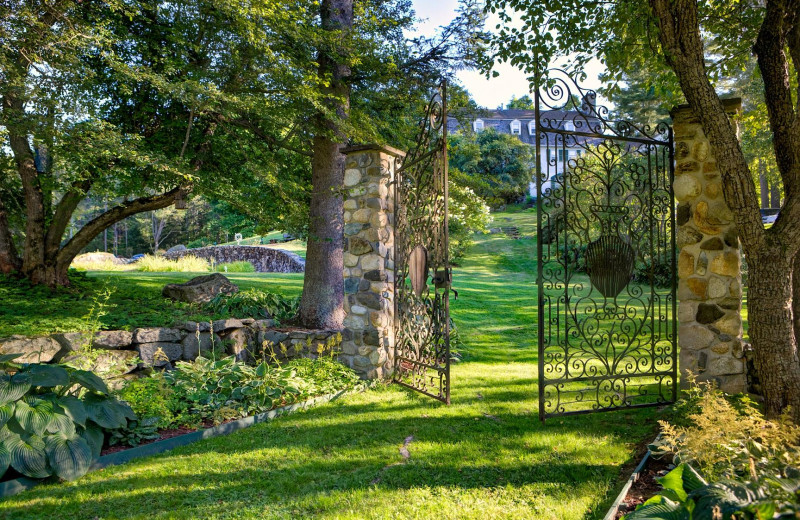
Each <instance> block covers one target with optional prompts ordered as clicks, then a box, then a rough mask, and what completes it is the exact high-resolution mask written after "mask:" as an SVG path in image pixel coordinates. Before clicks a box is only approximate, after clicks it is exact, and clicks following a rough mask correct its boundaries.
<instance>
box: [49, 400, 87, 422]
mask: <svg viewBox="0 0 800 520" xmlns="http://www.w3.org/2000/svg"><path fill="white" fill-rule="evenodd" d="M56 402H57V403H58V405H59V406H60V407H61V408H63V409H64V412H65V413H66V414H67V415H68V416H69V418H70V419H72V421H73V422H74V423H75V424H78V425H80V426H86V419H87V417H88V416H89V415H88V413H87V412H86V407H85V406H84V405H83V402H82V401H81V400H80V399H78V398H77V397H73V396H71V395H67V396H64V397H59V398H58V401H56Z"/></svg>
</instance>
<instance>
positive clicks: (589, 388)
mask: <svg viewBox="0 0 800 520" xmlns="http://www.w3.org/2000/svg"><path fill="white" fill-rule="evenodd" d="M540 85H541V86H540V88H538V89H537V91H536V93H535V105H536V106H535V117H536V121H535V125H536V130H535V139H536V157H537V159H536V189H537V195H538V196H537V202H536V208H537V214H538V260H539V262H538V273H537V284H538V304H539V319H538V327H539V329H538V333H539V418H540V419H541V420H545V418H547V417H551V416H555V415H568V414H579V413H589V412H595V411H605V410H615V409H619V408H633V407H641V406H654V405H659V404H664V403H668V402H672V401H674V400H675V398H676V393H677V386H676V385H677V366H678V363H677V322H676V319H675V317H676V309H675V307H676V298H675V292H676V273H675V270H676V269H675V267H676V265H675V222H674V219H675V204H674V198H673V193H672V179H673V174H674V172H673V147H672V143H673V136H672V129H671V128H670V126H669V125H667V124H666V123H660V124H658V125H657V126H655V127H651V126H649V125H647V124H643V125H639V124H634V123H631V122H627V121H609V120H607V119H606V117H607V116H608V109H607V108H606V107H602V106H598V105H597V104H596V94H595V92H594V91H591V90H585V89H582V88H581V87H580V86H579V85H578V84H577V82H576V81H574V80H573V79H572V78H571V77H570V76H569V75H568V74H567V73H566V72H564V71H562V70H549V71H548V72H547V74H546V75H545V76H544V77H543V79H542V81H541V82H540Z"/></svg>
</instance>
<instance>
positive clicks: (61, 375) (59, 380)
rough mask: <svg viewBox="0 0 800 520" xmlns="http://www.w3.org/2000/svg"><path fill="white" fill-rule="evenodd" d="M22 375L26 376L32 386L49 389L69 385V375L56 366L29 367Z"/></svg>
mask: <svg viewBox="0 0 800 520" xmlns="http://www.w3.org/2000/svg"><path fill="white" fill-rule="evenodd" d="M23 373H25V374H28V376H29V377H30V383H31V385H32V386H42V387H45V388H49V387H54V386H66V385H68V384H69V374H68V373H67V371H66V370H64V369H63V368H62V367H60V366H58V365H30V366H29V367H28V368H26V369H24V372H23Z"/></svg>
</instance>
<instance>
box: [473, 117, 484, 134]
mask: <svg viewBox="0 0 800 520" xmlns="http://www.w3.org/2000/svg"><path fill="white" fill-rule="evenodd" d="M472 129H473V130H474V131H476V132H480V131H481V130H483V119H476V120H475V122H474V123H472Z"/></svg>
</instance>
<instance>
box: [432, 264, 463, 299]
mask: <svg viewBox="0 0 800 520" xmlns="http://www.w3.org/2000/svg"><path fill="white" fill-rule="evenodd" d="M433 284H434V286H435V287H436V288H437V289H449V290H451V291H453V295H454V298H453V299H455V300H457V299H458V291H456V290H455V289H453V269H451V268H450V267H446V268H444V269H437V270H436V274H435V275H433Z"/></svg>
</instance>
